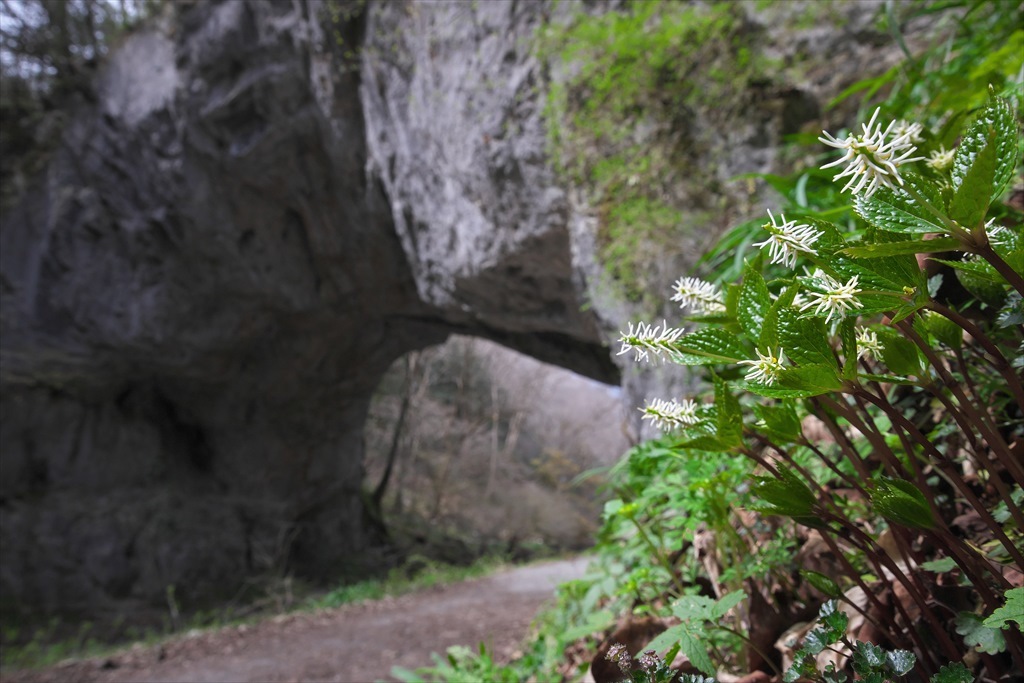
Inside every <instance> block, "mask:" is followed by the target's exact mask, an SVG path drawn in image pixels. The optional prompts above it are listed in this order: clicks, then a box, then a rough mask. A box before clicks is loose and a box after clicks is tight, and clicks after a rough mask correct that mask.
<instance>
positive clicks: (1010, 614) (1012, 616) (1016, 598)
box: [982, 588, 1024, 629]
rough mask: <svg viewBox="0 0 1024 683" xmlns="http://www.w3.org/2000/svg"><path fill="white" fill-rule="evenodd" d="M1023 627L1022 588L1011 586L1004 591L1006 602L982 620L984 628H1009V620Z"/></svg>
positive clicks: (1023, 595)
mask: <svg viewBox="0 0 1024 683" xmlns="http://www.w3.org/2000/svg"><path fill="white" fill-rule="evenodd" d="M1011 621H1014V622H1017V626H1018V627H1020V628H1022V629H1024V588H1011V589H1010V590H1008V591H1006V604H1005V605H1003V606H1002V607H1000V608H999V609H997V610H996V611H995V612H993V613H992V615H991V616H990V617H989V618H988V619H986V620H985V621H983V622H982V624H984V626H985V627H986V628H999V629H1003V628H1009V627H1010V622H1011Z"/></svg>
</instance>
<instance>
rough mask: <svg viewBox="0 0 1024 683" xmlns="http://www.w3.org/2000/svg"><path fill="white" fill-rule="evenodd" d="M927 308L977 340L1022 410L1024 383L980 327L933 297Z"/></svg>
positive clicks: (1023, 406)
mask: <svg viewBox="0 0 1024 683" xmlns="http://www.w3.org/2000/svg"><path fill="white" fill-rule="evenodd" d="M927 308H928V309H930V310H932V311H935V312H936V313H938V314H939V315H941V316H943V317H944V318H947V319H949V320H951V321H952V322H954V323H956V324H957V325H959V326H960V328H961V329H963V330H964V331H966V332H967V333H968V334H969V335H971V337H972V338H973V339H974V341H975V342H977V343H978V344H979V345H980V346H981V347H982V348H983V349H985V351H987V352H988V354H989V355H990V356H991V357H992V361H993V362H992V366H993V367H994V368H995V369H996V370H997V371H998V372H999V374H1000V375H1001V376H1002V378H1003V379H1004V380H1006V385H1007V387H1009V389H1010V392H1011V393H1012V394H1013V397H1014V400H1016V401H1017V405H1018V406H1020V409H1021V411H1024V385H1022V384H1021V379H1020V377H1018V376H1017V373H1015V372H1014V371H1013V368H1012V367H1010V363H1009V362H1008V361H1007V360H1006V357H1005V356H1003V354H1002V352H1001V351H1000V350H999V347H998V346H996V345H995V344H994V343H992V340H990V339H989V338H988V336H987V335H986V334H985V333H984V332H982V331H981V329H980V328H979V327H978V326H977V325H975V324H974V323H973V322H971V321H970V320H968V319H967V318H965V317H964V316H962V315H960V314H959V313H957V312H956V311H954V310H952V309H950V308H948V307H947V306H944V305H942V304H940V303H939V302H938V301H935V300H934V299H932V300H929V301H928V304H927Z"/></svg>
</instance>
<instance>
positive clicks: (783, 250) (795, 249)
mask: <svg viewBox="0 0 1024 683" xmlns="http://www.w3.org/2000/svg"><path fill="white" fill-rule="evenodd" d="M768 218H770V219H771V221H772V222H771V225H768V224H766V225H765V226H764V228H765V230H767V231H768V232H770V233H771V235H770V236H769V237H768V239H766V240H765V241H764V242H755V243H754V246H755V247H763V246H765V245H767V246H768V255H769V256H770V257H771V262H772V263H781V264H783V265H785V266H788V267H789V268H794V267H796V257H797V254H798V253H799V252H801V251H802V252H804V253H807V254H817V253H818V252H816V251H815V250H814V243H815V242H817V241H818V238H819V237H821V235H822V232H821V231H820V230H816V229H814V228H812V227H811V226H809V225H802V224H801V225H797V223H796V221H787V220H786V215H785V214H781V213H780V214H779V218H780V220H781V221H782V222H781V223H778V222H776V220H775V216H773V215H772V210H771V209H768Z"/></svg>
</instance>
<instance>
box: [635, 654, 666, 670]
mask: <svg viewBox="0 0 1024 683" xmlns="http://www.w3.org/2000/svg"><path fill="white" fill-rule="evenodd" d="M638 661H639V662H640V668H641V669H643V670H644V671H646V672H647V673H649V674H650V673H654V672H655V671H657V670H658V668H659V667H660V666H661V665H662V662H661V658H660V657H659V656H658V653H657V652H655V651H654V650H647V651H645V652H644V653H643V654H642V655H640V659H639V660H638Z"/></svg>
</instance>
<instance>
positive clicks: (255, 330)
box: [0, 0, 885, 610]
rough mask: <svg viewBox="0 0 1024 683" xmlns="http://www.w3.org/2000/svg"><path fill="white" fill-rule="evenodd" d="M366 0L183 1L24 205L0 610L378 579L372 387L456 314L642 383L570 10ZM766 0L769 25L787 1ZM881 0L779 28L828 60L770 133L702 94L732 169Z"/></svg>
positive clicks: (109, 70) (2, 365) (7, 223)
mask: <svg viewBox="0 0 1024 683" xmlns="http://www.w3.org/2000/svg"><path fill="white" fill-rule="evenodd" d="M611 4H612V5H614V4H615V3H611ZM813 4H814V3H811V5H813ZM853 5H857V3H852V4H850V5H849V6H853ZM356 6H357V4H356V3H347V2H331V3H325V2H318V1H316V0H291V1H285V0H277V1H270V0H248V1H246V2H240V1H235V0H223V1H220V2H216V1H210V2H194V3H180V4H172V10H171V11H169V12H168V13H167V14H166V15H164V16H163V17H161V18H159V20H156V21H153V22H151V23H150V25H149V26H148V27H146V28H145V29H143V30H139V31H136V32H135V33H134V34H133V35H131V36H129V37H128V38H127V39H126V40H125V41H124V42H123V44H122V45H120V46H119V48H118V49H117V50H115V51H114V52H113V54H112V55H111V56H110V58H109V59H108V60H107V63H106V64H105V65H104V66H103V68H102V69H101V70H100V72H99V73H98V75H97V78H96V82H95V89H94V90H95V92H96V99H95V101H92V102H85V101H83V102H80V103H79V104H78V105H77V107H76V108H75V109H74V110H73V111H71V112H69V115H68V118H67V122H66V125H65V126H64V128H63V132H62V133H61V139H60V141H59V144H57V145H56V148H55V150H54V151H53V152H52V153H51V156H50V158H49V160H48V161H47V163H46V164H45V165H43V166H42V171H41V172H39V173H38V174H36V175H34V176H33V178H32V182H31V183H30V185H29V187H28V189H27V191H26V192H24V193H23V195H22V196H21V197H20V199H19V200H18V201H17V202H16V203H14V204H13V205H12V206H9V207H7V208H6V209H4V212H3V215H2V216H0V219H2V223H0V304H2V308H0V335H2V336H0V521H2V524H0V547H2V548H3V554H4V560H3V562H2V563H0V602H6V603H8V604H9V603H10V602H20V603H25V604H34V605H41V606H44V607H50V608H56V607H62V608H68V607H81V608H82V609H86V610H95V609H97V608H102V607H105V606H109V605H114V604H120V603H121V602H122V601H124V600H137V601H149V602H153V601H162V600H164V596H165V591H166V590H167V587H168V586H175V590H176V594H177V595H178V596H180V597H181V599H183V600H190V599H192V598H199V597H202V596H212V595H216V594H217V593H218V592H222V591H226V590H232V589H234V588H235V587H237V585H238V584H239V583H240V582H241V581H242V580H243V579H244V578H245V577H247V576H251V575H254V574H257V573H259V572H260V571H263V570H266V569H268V568H270V567H273V566H280V565H281V563H283V562H288V563H289V566H291V567H292V568H294V569H296V570H298V571H299V572H300V573H301V574H304V575H307V576H314V577H316V576H328V575H334V574H338V573H343V572H346V571H347V572H353V573H355V572H359V571H360V570H361V569H363V568H364V567H361V566H360V565H362V564H365V563H372V562H373V556H374V549H379V548H380V547H382V543H381V541H382V539H381V538H380V537H379V532H378V530H376V529H375V528H374V526H373V524H372V523H370V522H369V520H367V519H366V518H365V514H364V508H363V503H362V499H361V496H360V484H361V481H362V456H363V442H362V430H363V424H364V421H365V416H366V410H367V406H368V402H369V398H370V395H371V393H372V392H373V390H374V388H375V386H376V384H377V381H378V379H379V377H380V376H381V374H382V373H383V372H384V371H385V370H386V368H387V367H388V366H389V364H390V363H391V362H392V361H393V360H394V359H396V358H398V357H399V356H400V355H401V354H402V353H404V352H406V351H408V350H411V349H415V348H422V347H424V346H427V345H430V344H434V343H438V342H440V341H442V340H443V339H444V338H445V337H446V336H447V335H448V334H451V333H460V334H470V335H476V336H481V337H486V338H489V339H491V340H493V341H496V342H499V343H501V344H504V345H506V346H508V347H511V348H513V349H516V350H519V351H522V352H524V353H527V354H530V355H532V356H534V357H536V358H538V359H540V360H544V361H547V362H551V363H555V364H558V365H561V366H564V367H567V368H569V369H572V370H575V371H577V372H580V373H582V374H585V375H587V376H589V377H592V378H595V379H599V380H602V381H606V382H613V383H615V382H618V381H619V378H620V370H619V367H618V366H617V365H616V364H615V362H613V360H612V354H613V353H614V351H615V349H609V348H608V344H609V342H611V340H613V339H614V338H615V337H616V336H617V335H616V332H617V330H618V329H621V328H624V327H625V325H626V321H627V320H629V319H630V318H631V317H632V314H631V311H630V309H629V308H628V307H627V306H624V305H623V304H622V303H621V302H618V301H616V300H615V298H614V296H609V295H608V292H607V291H606V290H605V289H604V288H602V287H601V286H600V284H599V280H600V272H601V266H600V264H599V263H598V262H597V261H596V259H595V242H594V231H595V228H594V225H595V223H594V221H595V217H594V214H593V212H592V211H591V209H590V208H589V207H587V205H586V202H585V201H584V200H581V199H580V197H579V195H578V194H577V193H576V192H575V191H573V190H570V189H568V188H564V187H562V186H560V184H559V183H558V182H557V181H556V179H555V177H554V174H553V172H552V169H551V167H550V163H549V160H548V158H547V155H546V152H545V144H546V133H545V129H544V122H543V119H542V110H543V106H544V88H545V87H546V84H547V79H548V78H549V77H550V74H548V73H547V72H546V69H545V68H544V67H543V66H542V65H541V64H539V63H538V61H537V59H536V57H534V56H533V54H532V52H531V39H532V36H533V32H534V30H535V29H536V28H537V27H538V26H539V25H540V22H541V21H543V20H544V15H545V13H546V12H548V11H549V10H550V9H551V5H550V3H547V2H524V1H515V0H509V1H499V0H492V1H483V2H462V1H455V0H453V1H449V2H441V1H439V2H399V1H397V0H395V1H392V0H380V1H376V2H370V3H369V4H368V5H367V7H366V9H365V12H363V13H362V14H359V13H355V14H353V15H349V13H348V11H347V10H349V9H351V8H353V7H356ZM581 6H583V7H587V8H589V10H588V11H600V10H601V8H603V7H604V8H606V7H607V6H608V3H603V4H602V3H586V4H585V5H581ZM783 6H785V7H788V6H789V4H787V3H783ZM794 6H796V5H795V4H794ZM849 6H846V5H844V8H847V7H849ZM559 7H561V10H559V11H570V10H572V11H574V10H575V8H576V7H577V5H565V4H563V5H560V6H559ZM750 7H751V13H752V16H754V17H755V18H754V19H752V21H754V22H755V23H758V22H761V23H764V24H765V26H767V27H768V28H766V29H765V30H767V31H769V32H772V31H776V32H777V31H780V30H781V29H780V28H779V26H780V25H784V24H785V23H786V21H787V20H786V18H785V16H783V17H782V18H781V19H779V18H777V17H776V18H774V19H773V18H772V17H767V18H765V17H760V18H759V17H757V16H755V15H756V11H755V10H756V7H757V6H755V5H750ZM801 7H802V5H801ZM594 8H596V9H594ZM773 11H774V10H773ZM786 11H789V10H783V14H785V12H786ZM793 11H798V10H793ZM843 11H847V10H846V9H844V10H843ZM871 11H873V10H872V8H871V7H870V6H869V7H868V8H867V9H865V10H863V11H853V10H849V12H848V13H849V14H850V15H851V17H852V18H849V19H848V20H845V24H844V25H845V26H846V27H847V28H846V29H844V31H845V32H840V33H839V34H837V33H836V32H835V31H833V30H831V29H817V28H815V29H809V30H806V31H804V32H803V33H799V32H798V35H797V36H796V39H795V40H793V39H790V38H791V36H788V35H787V34H785V33H777V35H776V38H777V40H776V44H777V45H778V46H779V47H778V49H779V52H780V54H779V55H778V57H779V58H780V59H785V58H786V55H792V54H793V53H794V51H797V50H802V51H804V52H805V53H806V54H808V55H810V57H811V59H812V60H813V59H818V58H819V57H820V58H822V59H823V60H825V58H826V57H827V58H828V60H831V61H828V60H825V61H824V62H823V63H824V64H825V66H819V67H816V69H815V70H811V71H809V72H808V73H807V78H806V82H804V83H798V84H795V86H794V88H792V89H790V90H786V91H784V92H782V94H781V95H780V96H779V97H776V98H775V99H772V100H771V101H769V102H766V103H765V104H764V106H758V107H753V108H751V110H750V111H748V112H739V115H740V117H741V118H742V117H747V120H746V122H745V123H744V121H741V120H736V121H721V120H718V119H717V118H715V116H714V115H713V114H714V112H713V110H712V112H711V115H709V116H707V118H706V119H700V116H703V114H700V113H699V112H698V114H697V118H698V120H696V121H695V122H693V125H694V126H703V127H704V128H715V127H716V126H717V129H716V130H717V131H718V134H717V137H714V140H715V144H712V145H710V146H709V148H708V150H709V151H708V154H709V155H716V159H712V158H711V157H710V156H709V157H708V158H707V159H706V161H707V163H709V164H710V163H719V162H721V163H720V166H716V168H718V169H719V174H720V177H719V180H721V181H722V184H723V187H724V185H725V183H726V181H727V180H728V178H729V177H731V176H733V175H735V174H738V173H744V172H750V171H765V170H771V169H776V168H777V164H778V162H779V160H778V154H777V153H778V149H779V143H780V139H781V136H782V134H783V133H785V132H791V130H792V129H793V127H794V126H799V125H800V124H801V123H803V122H804V121H806V120H807V119H808V118H813V116H814V109H815V106H816V104H820V102H821V101H822V98H824V97H827V96H830V95H832V94H834V92H835V89H836V88H837V87H839V86H840V85H842V84H843V83H844V80H843V77H842V76H838V75H837V73H838V72H837V71H836V69H835V68H834V65H835V64H836V63H837V62H841V63H843V64H844V65H845V66H844V67H843V68H844V69H845V71H844V72H843V73H845V74H846V75H847V76H849V77H850V78H856V77H859V76H861V75H863V70H864V69H865V68H866V67H865V64H867V62H868V60H869V59H870V60H873V61H872V64H873V65H874V66H875V67H878V66H880V65H884V64H885V59H880V58H879V57H878V55H877V52H872V51H871V47H872V46H871V45H870V41H867V40H866V39H865V37H864V35H863V33H864V32H865V31H867V32H868V33H870V31H869V29H868V28H866V27H867V26H868V22H867V21H866V20H865V19H864V18H865V17H869V15H870V12H871ZM854 15H856V16H854ZM773 22H774V23H773ZM758 25H760V23H758ZM869 37H870V36H869ZM848 81H849V78H847V79H846V82H848ZM787 98H788V99H787ZM790 100H792V102H790ZM787 102H789V105H792V106H789V105H787ZM794 103H795V104H794ZM794 107H795V109H796V111H794ZM717 157H720V158H717ZM714 193H718V194H714ZM712 194H714V196H711V197H710V198H709V199H708V200H707V201H708V205H709V206H729V207H731V209H732V210H733V211H734V213H735V212H736V211H740V212H742V211H743V210H746V209H750V210H753V208H752V207H754V205H755V202H753V201H752V200H751V198H750V197H749V196H745V195H743V194H742V192H740V191H738V190H730V189H724V190H723V189H721V188H718V189H715V190H713V191H712ZM736 207H745V208H741V209H737V208H736ZM762 212H763V207H761V206H760V205H757V213H758V215H760V214H761V213H762ZM737 217H738V216H735V215H730V217H729V219H732V218H737ZM744 217H746V216H744ZM727 222H728V220H725V219H723V221H721V223H722V224H723V225H724V224H726V223H727ZM712 237H713V230H711V229H706V230H705V232H704V233H702V234H701V236H700V240H698V241H700V242H701V244H704V243H705V242H707V241H708V240H710V239H711V238H712ZM695 239H696V238H695ZM683 251H685V252H686V253H680V254H668V255H666V256H667V257H668V258H669V259H674V260H671V262H670V264H669V265H670V267H668V268H666V269H665V271H666V272H671V273H672V276H671V277H672V278H674V277H677V276H679V275H682V274H684V273H682V272H678V271H679V269H680V268H681V269H684V270H685V268H686V267H688V266H690V265H692V263H693V262H694V260H695V258H696V256H697V252H696V247H695V246H694V245H693V244H690V245H681V247H680V252H683ZM670 281H671V280H669V282H670ZM595 283H598V284H595ZM666 299H667V296H666ZM616 362H617V363H619V365H621V366H623V367H632V364H631V363H630V361H629V360H628V359H625V358H620V359H618V360H617V361H616ZM664 377H666V375H664V374H662V373H661V372H660V371H659V372H653V373H647V374H644V373H638V372H636V371H635V370H633V369H630V370H629V371H628V377H627V385H628V391H629V396H628V398H627V400H628V401H629V402H630V403H631V404H632V405H634V406H635V405H637V404H638V403H640V402H641V400H642V398H643V397H644V396H648V395H650V394H651V393H657V394H660V395H671V394H670V393H669V391H670V390H672V389H673V388H675V389H678V388H679V387H682V386H685V385H686V383H687V382H688V381H689V380H687V379H686V377H685V376H677V379H675V380H672V379H670V380H665V379H664ZM652 388H653V389H657V391H653V390H652ZM662 389H663V390H664V391H662ZM631 413H632V414H633V415H634V417H636V416H637V413H636V411H635V410H634V411H631Z"/></svg>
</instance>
